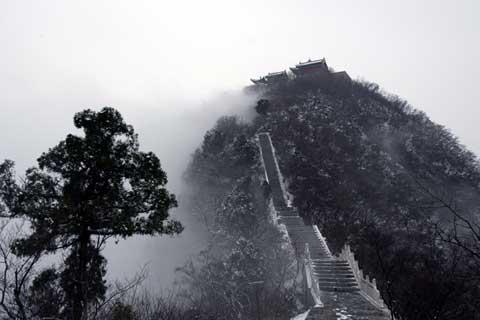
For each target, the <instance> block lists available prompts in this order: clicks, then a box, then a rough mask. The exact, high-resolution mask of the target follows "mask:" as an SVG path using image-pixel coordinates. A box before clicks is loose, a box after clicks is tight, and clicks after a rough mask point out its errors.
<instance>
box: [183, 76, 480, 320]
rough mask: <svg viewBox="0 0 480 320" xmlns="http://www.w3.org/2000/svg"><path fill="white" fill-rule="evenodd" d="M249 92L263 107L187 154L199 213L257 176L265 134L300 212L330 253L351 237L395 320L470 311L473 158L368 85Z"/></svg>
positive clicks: (477, 196)
mask: <svg viewBox="0 0 480 320" xmlns="http://www.w3.org/2000/svg"><path fill="white" fill-rule="evenodd" d="M337 89H338V90H337ZM249 91H255V92H256V94H260V99H261V100H260V101H261V102H259V105H260V104H261V105H262V107H261V108H257V110H260V111H261V114H259V115H258V116H257V117H256V118H255V119H254V121H253V122H252V123H249V124H246V123H241V122H240V121H239V120H238V119H235V118H233V117H227V118H222V119H221V120H220V121H219V122H218V124H217V125H216V127H214V128H213V129H212V130H210V131H209V132H208V133H207V134H206V136H205V139H204V143H203V145H202V147H201V148H199V149H198V150H197V151H196V153H195V154H194V156H193V159H192V162H191V165H190V167H189V169H188V170H187V173H186V179H187V181H189V183H190V184H191V185H192V186H194V187H192V188H193V189H192V190H195V189H196V190H197V191H198V190H201V193H202V196H201V197H198V196H197V197H195V199H196V200H195V203H196V206H200V207H201V206H203V209H201V210H197V212H199V211H202V210H203V211H202V212H208V211H209V210H217V211H218V208H221V207H222V199H223V198H222V197H224V196H225V194H226V193H228V190H233V189H234V188H236V187H235V185H238V181H241V180H242V178H243V179H244V178H245V177H248V176H249V175H254V174H258V166H259V161H258V155H257V154H256V153H255V148H254V141H255V135H256V134H257V133H259V132H269V133H270V135H271V137H272V139H273V142H274V145H275V146H277V153H278V156H279V160H280V167H281V170H282V172H283V174H284V176H285V177H286V179H287V181H286V182H287V186H288V191H289V192H290V193H291V194H292V196H293V199H294V205H295V206H296V207H297V208H299V211H300V212H299V213H300V215H301V216H302V217H303V218H304V220H305V221H306V222H307V223H312V224H318V225H319V227H320V228H321V230H322V233H323V234H324V235H325V236H326V238H327V240H328V242H329V245H330V247H331V248H332V249H333V251H334V252H335V251H337V252H338V250H339V249H340V248H341V247H342V246H343V245H344V244H345V243H349V244H350V245H351V246H352V248H353V249H354V252H355V253H356V254H357V257H358V259H359V261H360V264H361V266H362V268H363V269H364V270H366V271H367V272H368V273H369V274H370V275H371V276H373V277H375V278H376V279H377V282H378V286H379V288H380V289H381V292H382V295H383V298H384V300H385V302H386V303H387V305H388V306H389V307H390V309H391V310H392V312H393V314H394V315H395V316H396V317H397V318H398V319H476V318H475V317H479V314H480V312H479V310H480V309H479V308H480V304H479V302H478V301H479V298H480V292H479V289H478V284H479V283H478V281H479V279H480V271H479V270H480V245H479V243H480V237H479V236H478V235H479V230H480V229H479V228H478V226H479V224H478V215H479V208H480V170H479V164H478V160H477V158H476V157H475V155H473V154H472V153H471V152H469V151H468V150H466V149H465V148H464V147H463V146H462V145H460V144H459V142H458V141H457V139H456V138H455V136H453V135H452V134H451V133H450V132H449V131H448V130H447V129H445V128H443V127H442V126H440V125H437V124H435V123H433V122H432V121H430V120H429V119H428V117H427V116H426V115H425V114H424V113H422V112H420V111H417V110H415V109H413V108H412V107H411V106H409V105H408V103H406V102H404V101H402V100H401V99H399V98H397V97H392V96H388V95H386V94H383V93H381V92H380V90H379V88H378V86H377V85H374V84H370V83H360V82H352V86H351V88H349V90H344V88H335V87H332V86H331V85H328V86H325V85H324V84H321V83H316V82H315V81H313V80H309V81H297V80H292V81H288V82H285V83H282V84H279V85H270V86H264V87H262V89H261V90H260V89H259V88H258V87H255V88H253V89H250V90H249ZM246 107H247V106H246ZM249 107H251V106H249ZM250 191H252V189H250ZM256 192H257V193H258V192H260V191H258V190H257V191H256ZM193 193H195V192H193ZM207 202H208V203H207ZM203 216H204V217H205V216H207V217H209V218H207V219H211V220H215V219H218V216H217V217H215V215H213V214H210V215H208V214H206V215H203ZM239 217H242V215H239ZM239 219H241V218H239Z"/></svg>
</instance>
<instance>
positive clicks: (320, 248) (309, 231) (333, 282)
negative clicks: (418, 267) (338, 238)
mask: <svg viewBox="0 0 480 320" xmlns="http://www.w3.org/2000/svg"><path fill="white" fill-rule="evenodd" d="M258 143H259V146H260V151H261V155H262V161H263V165H264V169H265V178H266V180H267V181H268V184H269V186H270V191H271V196H272V201H273V206H274V209H275V211H276V213H277V215H278V217H279V219H280V223H282V224H284V225H285V227H286V230H287V233H288V236H289V238H290V240H291V243H292V245H293V247H294V248H295V251H296V252H297V255H300V254H301V253H303V252H304V251H305V248H306V246H307V247H308V250H309V253H310V258H311V260H310V263H311V268H312V270H313V276H314V280H315V281H316V284H317V285H318V288H319V289H320V300H321V303H322V304H323V306H320V305H316V306H314V307H312V308H311V309H310V312H309V314H308V317H307V319H328V320H330V319H352V320H363V319H371V320H386V319H389V317H388V315H387V314H386V313H385V312H384V311H382V310H380V309H378V308H377V307H375V306H374V305H372V304H371V303H370V302H369V301H368V300H366V299H365V298H364V296H363V295H362V294H361V293H360V288H359V286H358V282H357V280H356V278H355V275H354V273H353V272H352V269H351V267H350V264H349V263H348V262H347V261H346V260H341V259H338V258H336V257H334V256H332V254H331V253H330V250H329V248H328V245H327V243H326V241H325V239H324V238H323V236H322V235H321V233H320V231H319V230H318V228H317V227H316V226H311V225H310V226H309V225H305V223H304V222H303V219H302V218H301V217H300V216H299V215H298V212H297V210H296V209H295V208H293V207H290V206H289V204H288V202H287V200H286V197H285V194H286V193H285V190H284V186H283V184H282V178H281V173H280V169H279V167H278V163H277V161H276V156H275V151H274V148H273V145H272V142H271V139H270V136H269V134H268V133H261V134H259V135H258Z"/></svg>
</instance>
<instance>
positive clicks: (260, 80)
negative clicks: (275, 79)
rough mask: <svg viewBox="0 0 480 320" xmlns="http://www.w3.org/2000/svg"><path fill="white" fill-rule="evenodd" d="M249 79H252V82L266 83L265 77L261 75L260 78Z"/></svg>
mask: <svg viewBox="0 0 480 320" xmlns="http://www.w3.org/2000/svg"><path fill="white" fill-rule="evenodd" d="M250 81H252V82H253V83H254V84H266V83H267V79H265V77H261V78H258V79H250Z"/></svg>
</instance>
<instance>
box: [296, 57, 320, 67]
mask: <svg viewBox="0 0 480 320" xmlns="http://www.w3.org/2000/svg"><path fill="white" fill-rule="evenodd" d="M320 65H325V66H327V61H325V58H322V59H318V60H313V61H312V60H310V59H308V61H306V62H299V63H298V64H297V65H295V68H299V69H301V68H305V67H316V66H320Z"/></svg>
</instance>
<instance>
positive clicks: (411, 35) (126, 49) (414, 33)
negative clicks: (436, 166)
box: [0, 0, 480, 277]
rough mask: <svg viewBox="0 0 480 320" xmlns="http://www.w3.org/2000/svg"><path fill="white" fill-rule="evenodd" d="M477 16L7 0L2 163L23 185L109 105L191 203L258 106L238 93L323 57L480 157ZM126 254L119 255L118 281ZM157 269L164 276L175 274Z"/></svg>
mask: <svg viewBox="0 0 480 320" xmlns="http://www.w3.org/2000/svg"><path fill="white" fill-rule="evenodd" d="M479 16H480V1H478V0H459V1H440V0H428V1H426V0H422V1H418V0H408V1H405V0H402V1H386V0H369V1H359V0H351V1H322V0H313V1H305V0H296V1H280V0H275V1H273V0H267V1H261V0H242V1H228V0H218V1H208V0H204V1H182V0H176V1H158V0H157V1H153V0H152V1H140V0H135V1H133V0H132V1H121V0H111V1H102V0H96V1H85V0H84V1H73V0H71V1H67V0H58V1H54V0H42V1H38V0H32V1H23V0H0V43H1V50H0V111H1V112H0V132H1V134H0V137H1V140H0V161H1V160H2V159H4V158H10V159H12V160H14V161H16V162H17V165H18V172H19V173H20V172H22V171H23V170H24V169H25V168H26V167H27V166H30V165H33V164H34V160H35V159H36V158H37V157H38V156H39V155H40V154H41V152H43V151H46V150H47V149H48V148H49V147H51V146H54V145H55V144H56V143H58V141H59V140H61V139H63V138H64V137H65V135H66V134H67V133H69V132H73V131H74V130H73V126H72V116H73V114H74V113H75V112H77V111H80V110H82V109H85V108H94V109H99V108H101V107H103V106H112V107H115V108H118V109H119V110H120V111H121V112H122V114H123V115H124V117H125V118H126V120H127V122H128V123H131V124H133V125H134V127H135V128H136V130H137V132H139V134H140V142H141V147H142V149H144V150H153V151H154V152H156V153H157V154H158V155H159V157H160V158H161V160H162V163H163V166H164V168H165V169H166V170H167V172H168V173H169V175H170V178H171V179H170V180H171V186H172V188H173V189H174V190H180V189H179V188H180V186H179V185H180V184H179V177H180V175H181V172H182V171H183V168H184V167H185V165H186V163H187V162H188V156H189V154H190V153H191V152H192V151H193V149H194V148H195V146H196V145H198V143H199V142H200V141H201V138H202V135H203V133H204V131H205V130H206V129H207V128H209V127H210V126H211V125H212V124H213V122H214V120H215V118H217V117H218V116H219V115H221V114H223V113H226V112H230V111H231V110H232V109H234V107H238V106H241V105H248V104H249V103H251V102H252V101H246V100H244V99H243V98H242V97H241V95H240V94H238V93H235V92H236V91H238V90H239V89H241V88H242V87H243V86H244V85H246V84H248V83H249V78H252V77H258V76H261V75H263V74H265V73H267V72H273V71H280V70H283V69H286V68H287V67H289V66H292V65H294V64H296V63H298V62H299V61H300V60H306V59H308V58H311V59H316V58H321V57H326V59H327V62H328V64H329V65H330V66H332V67H334V68H335V69H337V70H346V71H348V73H349V74H350V75H351V76H352V77H353V78H364V79H367V80H370V81H374V82H377V83H379V84H380V85H381V86H382V87H383V88H385V89H386V90H388V91H390V92H392V93H395V94H398V95H400V96H401V97H402V98H404V99H406V100H408V101H409V102H410V103H411V104H412V105H414V106H415V107H416V108H418V109H421V110H423V111H425V112H426V113H427V114H428V115H429V116H430V117H431V118H432V120H434V121H436V122H438V123H440V124H442V125H445V126H446V127H448V128H450V129H451V130H452V132H454V133H455V134H456V135H457V136H459V138H460V141H461V143H463V144H465V145H466V146H467V147H468V148H469V149H470V150H472V151H474V152H475V153H477V154H480V139H478V129H477V127H478V123H479V120H480V110H479V108H478V101H480V90H478V88H477V87H478V78H479V76H480V62H479V57H480V44H479V40H478V39H480V32H479V31H480V19H478V17H479ZM222 92H233V93H229V94H223V95H219V93H222ZM232 105H233V106H232ZM187 238H188V237H187ZM174 240H175V239H173V240H168V241H166V242H164V243H167V242H168V243H169V244H168V245H165V246H167V247H168V246H169V245H170V243H173V241H174ZM142 241H143V242H141V246H144V247H145V246H146V247H148V248H147V249H145V250H146V251H145V252H148V254H144V255H143V256H141V253H142V252H143V251H142V250H138V251H136V254H137V255H136V256H134V258H133V259H131V260H134V261H137V263H136V264H135V266H134V267H136V266H137V265H139V264H141V261H144V260H145V259H146V258H145V256H147V255H148V256H150V255H152V254H153V253H156V252H161V251H162V250H164V249H165V246H162V245H157V242H152V241H153V240H151V239H150V240H142ZM155 241H157V240H155ZM181 241H183V246H184V247H185V248H187V247H188V248H190V249H191V250H190V251H192V252H194V251H195V250H196V249H194V248H192V247H191V242H188V240H185V239H183V240H181ZM125 248H130V247H128V246H127V247H125V246H124V247H122V246H121V245H120V246H118V247H116V249H112V250H113V251H112V252H113V253H112V254H111V259H110V261H111V264H110V266H112V265H114V266H113V267H112V268H117V271H118V273H121V272H123V271H124V270H123V269H121V268H120V267H118V265H119V264H122V263H123V262H122V252H123V253H124V252H125ZM142 248H143V247H142ZM115 250H116V251H115ZM122 250H123V251H122ZM179 250H180V249H179ZM152 252H153V253H152ZM142 259H143V260H142ZM156 259H157V260H158V261H157V262H155V266H156V267H155V268H158V270H167V269H168V270H171V269H172V268H173V265H174V263H170V264H168V267H166V265H167V264H165V263H164V262H162V261H163V260H162V259H163V258H161V254H159V255H158V257H157V258H156ZM164 260H165V259H164ZM179 261H182V258H180V257H178V259H177V260H175V261H174V262H175V263H177V262H179ZM134 267H132V268H134ZM162 268H163V269H162ZM127 269H128V268H127ZM127 269H125V270H127ZM122 270H123V271H122ZM128 270H130V269H128ZM151 272H153V270H151ZM159 272H160V271H159ZM162 272H163V271H162ZM167 273H168V272H167ZM169 277H170V276H169Z"/></svg>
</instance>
